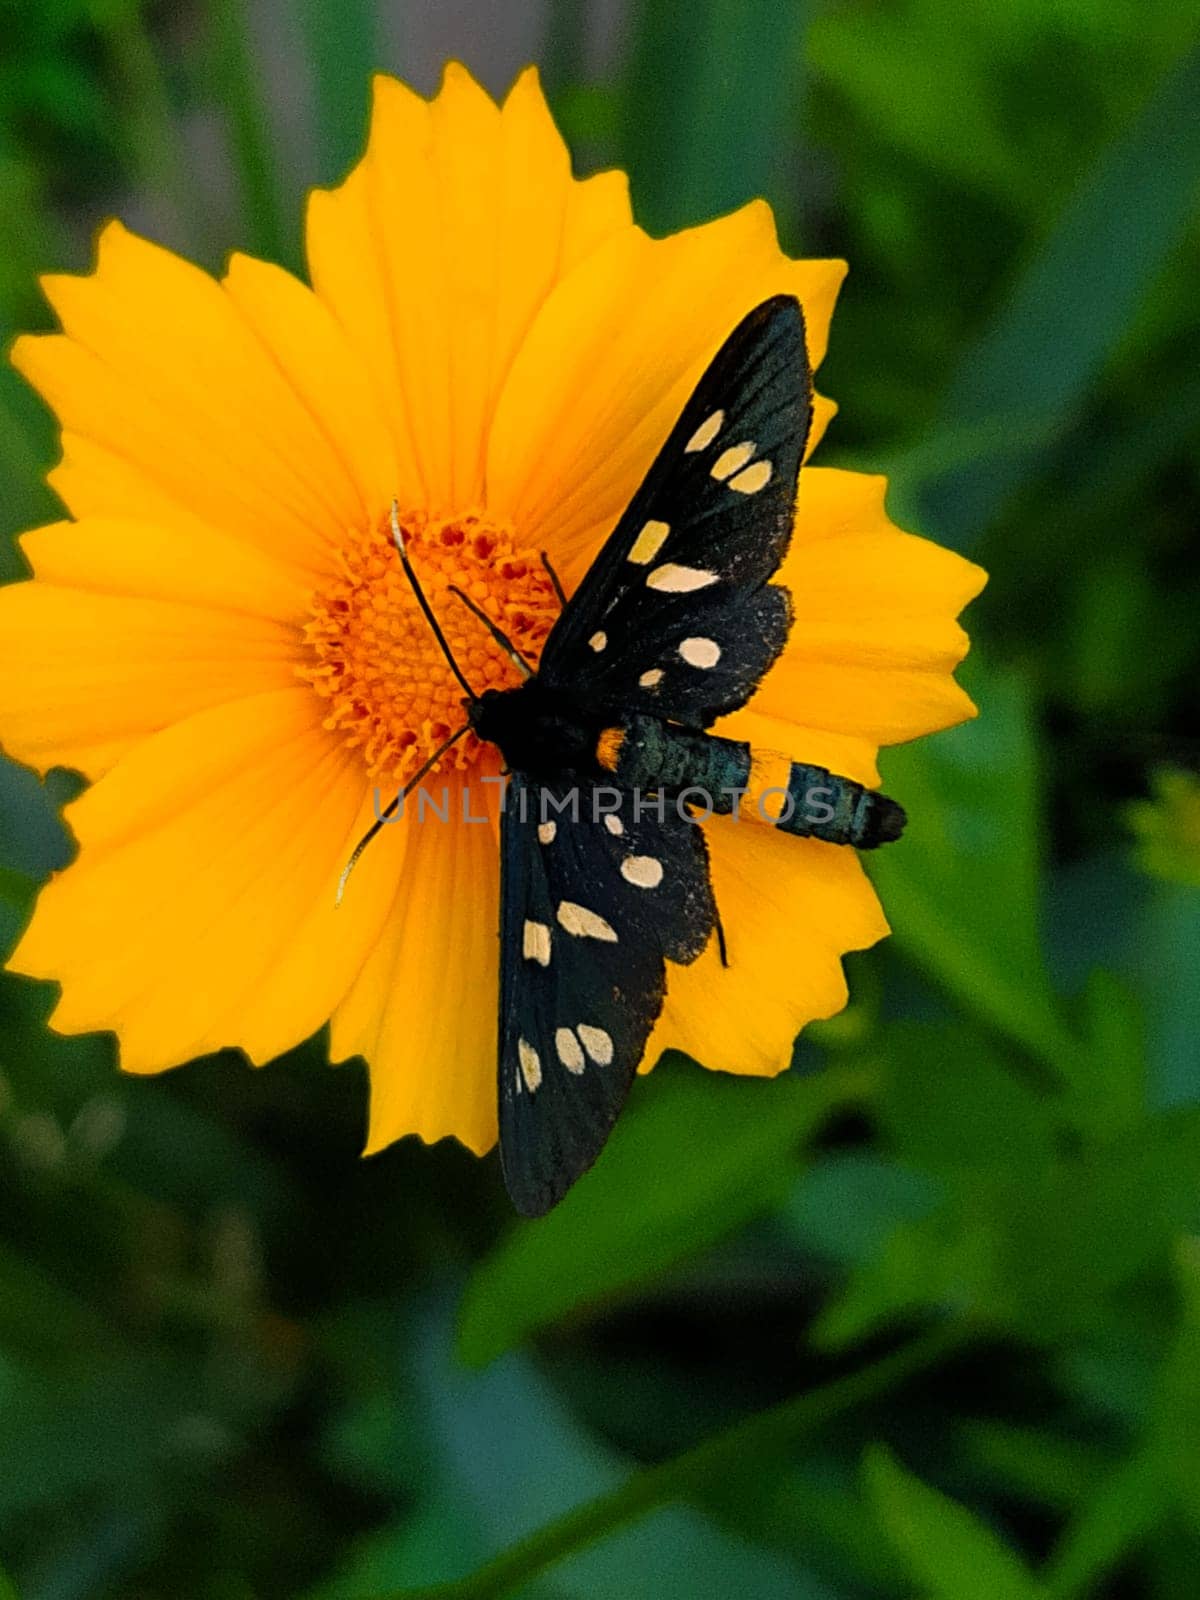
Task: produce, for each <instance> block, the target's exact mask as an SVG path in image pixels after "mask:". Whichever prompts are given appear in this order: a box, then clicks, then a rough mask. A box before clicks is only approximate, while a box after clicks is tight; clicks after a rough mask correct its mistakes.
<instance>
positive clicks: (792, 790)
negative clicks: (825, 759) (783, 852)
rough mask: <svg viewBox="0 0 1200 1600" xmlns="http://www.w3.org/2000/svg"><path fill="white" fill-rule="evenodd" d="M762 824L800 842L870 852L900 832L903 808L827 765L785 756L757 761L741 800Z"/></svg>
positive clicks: (768, 756) (901, 831)
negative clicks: (844, 845) (847, 847)
mask: <svg viewBox="0 0 1200 1600" xmlns="http://www.w3.org/2000/svg"><path fill="white" fill-rule="evenodd" d="M743 805H744V806H745V807H752V808H753V810H754V812H755V814H756V815H757V816H759V817H760V818H761V819H762V820H763V821H769V822H771V823H772V824H773V825H774V826H775V827H776V828H781V829H782V830H783V831H784V832H785V833H793V834H796V835H797V836H798V837H800V838H804V839H824V840H825V841H826V842H827V843H829V844H849V845H853V846H854V848H855V849H856V850H874V849H876V848H877V847H878V846H879V845H881V844H890V843H891V842H892V841H893V840H894V839H898V838H899V837H900V835H901V833H903V831H904V824H905V821H906V820H907V819H906V818H905V815H904V809H903V807H902V806H898V805H897V804H896V802H895V801H894V800H891V799H889V798H888V796H887V795H885V794H880V793H879V791H878V790H877V789H868V788H867V787H866V786H865V785H864V784H861V783H855V782H854V780H853V778H840V777H839V776H838V775H837V773H835V772H830V770H829V768H828V767H817V766H813V765H812V764H811V763H809V762H806V761H789V760H788V758H787V757H786V756H775V755H764V756H759V757H757V758H756V759H755V760H754V762H753V763H752V766H751V775H750V786H749V790H748V792H747V794H746V799H745V801H744V802H743Z"/></svg>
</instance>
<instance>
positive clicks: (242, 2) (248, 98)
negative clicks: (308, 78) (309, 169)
mask: <svg viewBox="0 0 1200 1600" xmlns="http://www.w3.org/2000/svg"><path fill="white" fill-rule="evenodd" d="M205 9H206V11H207V14H208V31H209V40H208V47H209V70H210V72H211V74H212V77H213V80H214V83H215V87H216V91H217V96H218V103H219V104H220V106H221V109H222V111H223V112H224V114H225V120H226V125H227V128H228V135H229V142H230V147H231V152H232V155H233V162H234V167H235V170H236V172H237V178H238V184H239V187H240V190H241V201H242V212H243V225H244V230H245V233H244V244H245V247H246V248H247V249H249V250H251V251H252V252H253V253H254V254H255V255H258V256H261V257H263V258H264V259H266V260H268V261H274V262H277V263H278V264H279V265H280V266H283V267H288V268H290V269H292V270H293V271H294V270H296V269H297V268H298V266H299V263H300V247H299V220H298V217H297V219H296V220H295V221H288V220H287V219H286V218H285V214H284V210H283V200H282V191H281V184H280V181H279V180H280V171H279V164H278V160H277V157H276V155H275V152H274V149H273V138H272V131H271V125H270V119H269V116H268V112H267V105H266V101H265V99H264V96H263V93H262V85H261V77H260V74H259V72H258V68H257V64H256V61H255V55H254V42H253V38H252V35H251V20H250V14H249V10H248V5H247V0H206V5H205Z"/></svg>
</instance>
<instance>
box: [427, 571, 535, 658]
mask: <svg viewBox="0 0 1200 1600" xmlns="http://www.w3.org/2000/svg"><path fill="white" fill-rule="evenodd" d="M446 587H447V588H448V589H449V591H450V593H451V594H456V595H457V596H458V598H459V599H460V600H461V601H462V603H463V605H465V606H466V608H467V610H468V611H471V612H473V613H474V614H475V616H477V617H478V618H479V620H480V622H482V623H483V625H484V627H485V628H486V629H487V631H488V632H489V633H490V634H491V636H492V638H493V639H495V641H496V643H497V644H498V645H499V646H500V648H501V650H503V651H504V653H505V655H506V656H507V657H508V659H509V660H510V661H511V662H512V664H513V666H514V667H516V669H517V671H518V672H520V673H522V674H523V675H524V676H525V677H526V678H532V677H533V668H532V667H531V666H530V665H529V663H528V661H526V659H525V657H524V656H523V655H522V654H521V652H520V651H519V650H518V649H517V647H516V645H515V644H513V642H512V640H511V639H510V638H509V637H508V635H507V634H506V633H504V632H503V631H502V630H501V629H500V628H498V627H497V626H496V624H495V623H494V622H493V621H492V619H491V617H489V616H488V614H487V612H486V611H481V610H480V609H479V607H478V606H477V605H476V604H475V602H474V600H472V599H471V597H470V595H468V594H464V593H463V592H462V590H461V589H460V588H458V586H457V585H456V584H453V583H448V584H447V585H446Z"/></svg>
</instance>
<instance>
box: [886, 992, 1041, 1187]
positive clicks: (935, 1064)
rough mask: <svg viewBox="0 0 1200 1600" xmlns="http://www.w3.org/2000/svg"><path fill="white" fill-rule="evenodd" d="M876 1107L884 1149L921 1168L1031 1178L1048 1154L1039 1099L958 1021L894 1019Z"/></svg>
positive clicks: (950, 1173) (955, 1173)
mask: <svg viewBox="0 0 1200 1600" xmlns="http://www.w3.org/2000/svg"><path fill="white" fill-rule="evenodd" d="M877 1105H878V1115H879V1120H880V1123H881V1125H882V1127H883V1129H884V1131H885V1132H886V1134H887V1136H888V1139H889V1142H890V1145H891V1148H892V1149H893V1150H894V1151H895V1152H896V1154H897V1155H898V1156H899V1157H900V1159H901V1160H903V1161H908V1162H911V1163H912V1164H913V1165H914V1166H916V1167H918V1168H921V1169H924V1170H926V1171H928V1172H933V1173H937V1174H939V1175H942V1176H962V1175H963V1174H966V1175H968V1176H969V1177H971V1178H975V1177H979V1176H982V1175H984V1174H987V1173H989V1172H1022V1173H1025V1174H1028V1175H1029V1176H1031V1177H1032V1176H1033V1175H1034V1174H1036V1173H1037V1172H1039V1171H1043V1170H1045V1169H1046V1168H1047V1167H1048V1166H1049V1164H1050V1161H1051V1159H1052V1151H1053V1144H1054V1129H1053V1127H1052V1124H1051V1117H1050V1109H1049V1106H1048V1104H1047V1101H1046V1099H1045V1097H1044V1096H1039V1095H1038V1094H1036V1093H1035V1092H1034V1091H1033V1090H1032V1089H1031V1088H1030V1086H1029V1085H1028V1084H1027V1083H1025V1082H1023V1081H1022V1080H1021V1079H1019V1078H1017V1077H1015V1076H1014V1074H1013V1073H1012V1071H1011V1070H1010V1069H1008V1068H1007V1067H1006V1065H1005V1064H1004V1062H1003V1061H1002V1060H1001V1059H1000V1058H999V1057H998V1056H997V1055H996V1054H995V1052H994V1051H993V1050H991V1049H990V1048H989V1047H988V1045H987V1043H986V1041H984V1040H982V1039H980V1038H979V1037H978V1035H977V1034H974V1033H973V1032H972V1030H971V1029H970V1028H969V1027H967V1026H966V1025H964V1024H956V1023H944V1024H926V1023H908V1022H896V1023H893V1024H892V1025H891V1026H890V1027H889V1029H888V1036H887V1054H886V1057H885V1061H884V1068H883V1073H882V1082H881V1087H880V1093H879V1097H878V1101H877Z"/></svg>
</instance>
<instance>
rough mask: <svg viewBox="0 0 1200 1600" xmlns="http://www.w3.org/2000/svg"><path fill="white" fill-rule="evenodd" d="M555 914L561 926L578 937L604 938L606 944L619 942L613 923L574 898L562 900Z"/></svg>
mask: <svg viewBox="0 0 1200 1600" xmlns="http://www.w3.org/2000/svg"><path fill="white" fill-rule="evenodd" d="M555 915H556V916H557V917H558V921H559V925H560V927H563V928H565V929H566V930H567V932H568V933H569V934H571V935H573V936H574V937H575V938H576V939H603V941H604V942H605V944H616V942H617V930H616V929H615V928H614V927H612V926H611V924H609V923H607V922H605V920H604V918H603V917H600V916H597V915H596V913H595V912H594V911H589V910H588V908H587V907H586V906H577V905H576V904H575V902H574V901H573V900H564V901H562V903H561V904H560V905H559V908H558V911H557V912H556V913H555Z"/></svg>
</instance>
